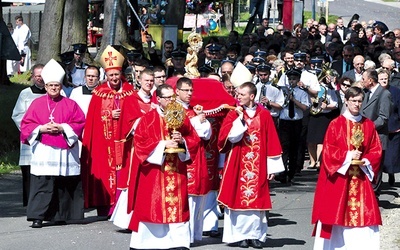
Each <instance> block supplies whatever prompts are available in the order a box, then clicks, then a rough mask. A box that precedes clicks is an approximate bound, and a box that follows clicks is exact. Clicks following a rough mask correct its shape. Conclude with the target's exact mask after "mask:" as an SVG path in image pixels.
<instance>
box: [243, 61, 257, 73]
mask: <svg viewBox="0 0 400 250" xmlns="http://www.w3.org/2000/svg"><path fill="white" fill-rule="evenodd" d="M245 67H246V68H247V69H248V70H249V71H250V72H251V73H252V74H254V73H255V72H256V65H253V64H251V63H248V64H246V65H245Z"/></svg>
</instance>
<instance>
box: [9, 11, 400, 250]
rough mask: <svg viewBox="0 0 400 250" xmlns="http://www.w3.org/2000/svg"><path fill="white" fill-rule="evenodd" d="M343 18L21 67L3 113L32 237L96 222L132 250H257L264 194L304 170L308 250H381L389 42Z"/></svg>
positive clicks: (392, 141)
mask: <svg viewBox="0 0 400 250" xmlns="http://www.w3.org/2000/svg"><path fill="white" fill-rule="evenodd" d="M357 16H358V15H357ZM357 16H354V18H352V20H351V21H350V23H349V25H348V27H347V26H345V25H344V23H343V19H342V18H338V19H337V21H336V23H329V24H328V23H326V21H324V20H319V21H315V20H308V21H307V23H306V24H305V27H301V26H300V27H298V26H295V28H294V29H293V30H285V29H284V28H283V25H280V24H279V25H277V27H276V29H275V30H274V29H273V28H272V27H269V24H268V19H263V20H262V21H261V22H260V25H259V27H258V28H257V33H245V34H243V35H239V34H238V32H236V31H231V32H230V34H229V37H228V38H227V39H226V40H224V39H223V38H218V37H209V39H207V42H204V43H203V41H202V37H201V35H200V34H197V33H192V34H190V35H189V37H188V42H187V43H178V44H174V42H172V41H170V40H167V41H165V42H164V43H163V45H162V47H163V50H162V53H157V51H156V50H155V49H153V48H152V47H151V46H150V45H151V43H152V42H153V38H152V35H151V34H150V33H145V40H144V41H143V44H142V43H140V42H138V43H135V44H134V45H130V44H127V43H124V44H121V45H108V46H107V47H106V49H105V50H104V51H103V52H102V54H101V57H100V60H99V62H97V63H99V64H100V65H101V67H98V66H95V65H94V64H89V63H88V62H86V61H85V54H88V49H87V46H86V44H74V45H71V46H73V48H74V51H73V53H70V54H68V55H63V56H62V57H61V58H62V61H60V62H57V61H56V60H54V59H51V60H50V61H48V62H47V63H45V64H36V65H34V66H33V67H32V68H31V69H30V70H31V72H32V78H31V81H32V86H31V87H29V88H26V89H24V90H23V91H22V92H21V93H20V95H19V97H18V101H17V103H16V104H15V108H14V110H13V115H12V118H13V120H14V122H15V124H16V125H17V127H18V128H19V130H20V141H21V148H20V164H19V165H20V166H21V170H22V175H23V205H24V206H26V208H27V210H26V216H27V220H28V221H29V222H30V226H31V227H32V228H35V229H38V230H39V228H42V227H44V226H45V225H50V226H52V225H67V224H70V223H76V221H80V220H82V219H84V217H85V211H88V210H95V211H96V212H97V217H98V219H99V220H106V221H108V222H109V223H113V224H114V225H115V226H116V227H118V228H119V229H120V230H122V231H123V232H125V233H126V232H129V233H130V234H131V238H130V249H190V248H192V247H193V246H194V244H195V243H196V242H199V241H202V239H204V237H213V238H220V241H222V242H223V243H225V244H226V245H227V246H229V247H239V248H255V249H262V248H265V242H266V241H267V233H268V232H269V231H268V226H269V225H268V221H269V212H270V211H274V206H273V202H272V201H271V192H272V190H271V189H272V188H271V187H270V184H271V183H279V184H280V185H287V186H290V185H295V184H296V183H298V182H299V179H298V177H299V176H301V175H302V174H304V173H305V171H312V172H315V174H317V175H318V181H317V185H316V189H315V190H314V192H315V193H314V201H313V208H312V217H311V218H310V219H309V220H310V224H313V225H314V226H313V227H314V230H313V231H312V232H309V234H310V235H311V234H312V235H313V237H314V240H315V242H314V249H315V250H328V249H371V250H375V249H376V250H378V249H380V234H379V227H380V226H381V225H382V218H381V213H380V209H379V196H380V194H381V184H382V176H383V175H386V174H387V175H388V179H389V185H390V186H394V185H395V182H396V180H395V177H394V176H395V175H394V174H395V173H399V172H400V158H399V152H400V142H399V138H400V121H399V112H400V90H399V88H400V72H399V70H400V28H396V29H393V30H389V29H388V27H386V26H385V25H383V24H382V23H381V22H373V21H370V22H367V21H362V20H359V16H358V17H357ZM222 219H223V226H222V230H221V229H220V228H219V224H218V221H219V220H222ZM27 226H28V225H27Z"/></svg>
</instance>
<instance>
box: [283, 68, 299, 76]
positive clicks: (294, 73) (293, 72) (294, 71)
mask: <svg viewBox="0 0 400 250" xmlns="http://www.w3.org/2000/svg"><path fill="white" fill-rule="evenodd" d="M286 76H298V77H300V76H301V70H299V69H295V68H293V69H290V70H288V71H286Z"/></svg>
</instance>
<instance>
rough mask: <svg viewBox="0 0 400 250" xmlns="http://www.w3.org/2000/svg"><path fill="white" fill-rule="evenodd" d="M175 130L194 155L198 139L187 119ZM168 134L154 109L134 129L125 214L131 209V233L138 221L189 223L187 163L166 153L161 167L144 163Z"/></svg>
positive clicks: (162, 120) (135, 229) (135, 228)
mask: <svg viewBox="0 0 400 250" xmlns="http://www.w3.org/2000/svg"><path fill="white" fill-rule="evenodd" d="M178 131H179V132H181V134H182V136H183V137H184V139H185V141H186V145H187V146H188V151H189V152H190V155H194V154H195V153H196V152H197V147H198V144H199V143H200V138H199V137H198V136H197V134H196V131H194V129H193V127H192V125H191V124H190V121H189V119H187V118H185V122H184V124H183V125H182V127H181V128H179V129H178ZM169 133H170V131H168V130H167V129H166V124H165V122H164V119H163V117H161V116H160V115H159V114H158V112H157V110H152V111H150V112H149V113H148V114H146V115H145V116H143V117H142V118H141V120H140V122H139V125H138V127H137V129H136V132H135V135H134V142H135V143H134V145H135V152H134V163H133V164H132V172H131V178H130V183H129V192H128V213H129V212H130V211H132V210H133V214H132V220H131V222H130V225H129V228H130V229H131V230H133V231H137V229H138V224H139V222H151V223H157V224H169V223H178V222H185V221H188V220H189V204H188V189H187V171H186V163H184V162H181V161H180V159H179V157H178V155H177V154H166V157H165V160H164V162H163V164H162V166H159V165H156V164H151V163H149V162H147V161H146V160H147V159H148V157H149V156H150V155H151V154H152V153H153V151H154V149H155V148H156V147H157V145H158V144H159V142H160V141H162V140H166V136H167V135H168V134H169Z"/></svg>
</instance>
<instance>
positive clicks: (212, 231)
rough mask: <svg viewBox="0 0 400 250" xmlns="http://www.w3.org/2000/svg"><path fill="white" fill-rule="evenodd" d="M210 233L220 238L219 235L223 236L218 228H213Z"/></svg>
mask: <svg viewBox="0 0 400 250" xmlns="http://www.w3.org/2000/svg"><path fill="white" fill-rule="evenodd" d="M209 235H210V237H212V238H218V237H220V236H221V233H220V232H219V231H217V230H211V231H210V234H209Z"/></svg>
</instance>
